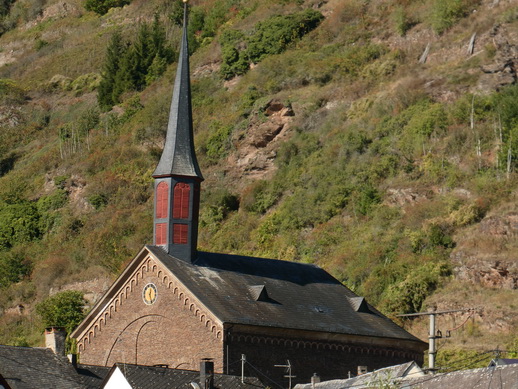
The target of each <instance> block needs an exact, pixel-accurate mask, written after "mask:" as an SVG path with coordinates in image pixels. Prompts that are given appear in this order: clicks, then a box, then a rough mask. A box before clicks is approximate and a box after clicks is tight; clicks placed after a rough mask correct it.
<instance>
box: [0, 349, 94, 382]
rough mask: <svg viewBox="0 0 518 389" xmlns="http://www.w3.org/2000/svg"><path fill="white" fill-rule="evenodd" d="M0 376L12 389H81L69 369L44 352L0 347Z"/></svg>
mask: <svg viewBox="0 0 518 389" xmlns="http://www.w3.org/2000/svg"><path fill="white" fill-rule="evenodd" d="M0 375H2V376H3V378H4V379H5V381H6V382H7V384H8V385H9V387H10V388H12V389H32V388H54V389H76V388H77V389H83V388H85V386H84V385H83V384H82V383H81V381H80V380H79V377H78V375H77V373H76V372H75V370H74V368H73V366H72V365H71V364H70V363H69V362H68V360H67V359H66V358H65V357H64V356H63V357H59V356H57V355H56V354H54V352H52V351H51V350H50V349H47V348H31V347H15V346H0Z"/></svg>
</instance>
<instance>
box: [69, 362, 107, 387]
mask: <svg viewBox="0 0 518 389" xmlns="http://www.w3.org/2000/svg"><path fill="white" fill-rule="evenodd" d="M110 370H111V367H106V366H93V365H81V364H79V365H77V368H76V372H77V374H79V377H80V380H81V382H82V383H83V385H84V386H85V388H87V389H97V388H99V387H100V386H101V383H102V382H103V380H104V378H105V377H106V376H107V375H108V373H109V372H110Z"/></svg>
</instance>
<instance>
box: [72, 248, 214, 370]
mask: <svg viewBox="0 0 518 389" xmlns="http://www.w3.org/2000/svg"><path fill="white" fill-rule="evenodd" d="M163 270H164V269H161V268H160V265H157V264H155V263H154V262H153V261H152V260H151V259H150V258H147V259H146V261H144V265H143V266H142V267H140V268H139V269H137V271H136V272H135V274H133V275H132V276H131V277H130V278H129V279H128V280H127V283H126V284H125V285H124V286H123V287H122V288H120V291H119V292H118V293H117V294H116V295H115V297H114V298H112V300H111V301H110V303H109V304H107V306H106V308H105V310H103V311H102V312H101V313H100V314H99V315H98V316H97V318H96V319H95V320H92V323H91V324H90V328H89V329H88V331H87V332H86V333H85V336H83V337H82V338H81V339H78V349H79V353H80V362H81V363H84V364H92V365H102V366H112V365H113V364H114V363H115V362H122V363H136V364H142V365H155V364H166V365H168V366H170V367H179V368H182V369H194V370H198V368H199V362H200V359H201V358H214V360H215V361H214V362H215V370H216V371H218V372H220V371H222V368H223V366H222V361H223V342H222V332H221V328H220V326H219V325H218V324H217V323H216V322H215V320H214V319H213V318H211V317H210V316H209V315H207V314H206V313H204V312H203V311H202V310H201V309H200V308H199V305H197V304H196V302H195V301H194V300H193V299H192V297H190V296H189V294H188V292H187V291H185V290H183V289H182V286H181V285H178V283H177V282H176V280H174V279H172V278H171V276H170V275H167V276H166V275H165V274H167V273H166V272H164V271H163ZM149 283H153V284H154V285H155V286H156V288H157V299H156V301H155V303H153V304H152V305H147V304H145V303H144V300H143V298H142V291H143V288H144V287H145V286H146V285H147V284H149ZM85 338H87V339H85Z"/></svg>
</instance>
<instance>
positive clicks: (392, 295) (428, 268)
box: [381, 262, 451, 314]
mask: <svg viewBox="0 0 518 389" xmlns="http://www.w3.org/2000/svg"><path fill="white" fill-rule="evenodd" d="M450 274H451V269H450V265H449V264H448V263H446V262H438V263H427V264H425V265H422V266H419V267H417V268H414V269H413V270H410V272H409V273H408V275H407V276H406V278H405V279H404V280H403V281H401V282H398V283H395V284H393V285H391V286H389V287H388V289H386V292H385V294H384V297H383V299H382V302H381V305H382V308H383V309H384V310H385V311H387V312H392V313H399V314H405V313H414V312H419V311H420V310H421V308H422V305H423V302H424V300H425V298H426V297H428V295H429V294H430V293H431V292H432V291H434V290H435V289H436V288H437V287H438V286H439V284H440V282H441V279H442V278H443V277H445V276H448V275H450Z"/></svg>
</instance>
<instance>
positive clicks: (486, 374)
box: [402, 364, 518, 389]
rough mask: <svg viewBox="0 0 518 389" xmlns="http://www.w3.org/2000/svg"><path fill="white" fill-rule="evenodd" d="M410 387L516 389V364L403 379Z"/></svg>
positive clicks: (418, 388)
mask: <svg viewBox="0 0 518 389" xmlns="http://www.w3.org/2000/svg"><path fill="white" fill-rule="evenodd" d="M402 387H405V388H412V389H444V388H469V389H518V365H517V364H512V365H503V366H493V367H485V368H481V369H472V370H460V371H455V372H452V373H445V374H438V375H435V376H431V377H423V378H416V379H413V380H409V381H405V386H402Z"/></svg>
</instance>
